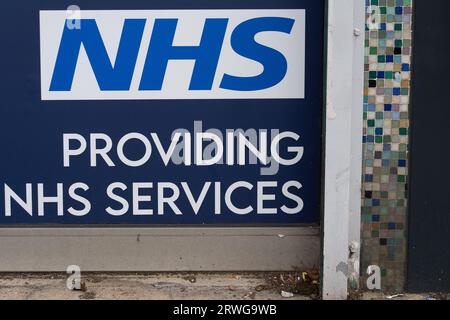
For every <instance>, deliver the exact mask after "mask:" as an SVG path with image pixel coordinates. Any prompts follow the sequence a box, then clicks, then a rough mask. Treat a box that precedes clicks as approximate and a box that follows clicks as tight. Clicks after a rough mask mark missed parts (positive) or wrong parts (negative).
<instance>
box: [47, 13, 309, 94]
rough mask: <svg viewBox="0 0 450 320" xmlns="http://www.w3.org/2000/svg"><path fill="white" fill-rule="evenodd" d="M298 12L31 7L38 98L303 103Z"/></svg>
mask: <svg viewBox="0 0 450 320" xmlns="http://www.w3.org/2000/svg"><path fill="white" fill-rule="evenodd" d="M305 20H306V15H305V10H301V9H297V10H292V9H291V10H282V9H279V10H122V11H114V10H106V11H103V10H98V11H80V12H79V14H78V16H77V17H70V16H68V14H67V12H66V11H40V39H41V40H40V47H41V99H42V100H140V99H149V100H151V99H265V98H270V99H303V98H304V91H305V80H304V78H305V35H306V30H305V27H306V22H305Z"/></svg>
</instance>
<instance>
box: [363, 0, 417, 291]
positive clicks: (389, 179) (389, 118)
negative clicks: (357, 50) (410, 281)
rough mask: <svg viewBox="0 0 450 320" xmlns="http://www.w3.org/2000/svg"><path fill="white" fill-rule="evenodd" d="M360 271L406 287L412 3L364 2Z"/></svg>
mask: <svg viewBox="0 0 450 320" xmlns="http://www.w3.org/2000/svg"><path fill="white" fill-rule="evenodd" d="M366 6H367V7H369V6H371V9H372V10H368V11H370V13H368V15H367V18H368V19H369V20H368V21H373V22H375V23H374V24H368V26H367V28H366V40H365V41H366V42H365V50H366V52H365V54H366V55H365V89H364V96H365V97H364V136H363V145H364V155H363V159H364V160H363V161H364V163H363V194H362V198H363V208H362V252H361V265H362V270H366V269H367V267H368V266H369V265H379V266H380V267H381V272H382V289H383V290H389V291H400V290H402V289H403V287H404V284H405V266H406V260H405V259H406V225H407V220H406V208H407V188H408V184H407V180H408V168H407V165H408V163H407V159H408V131H409V115H408V108H409V93H410V79H411V42H412V36H411V34H412V29H411V24H412V0H366Z"/></svg>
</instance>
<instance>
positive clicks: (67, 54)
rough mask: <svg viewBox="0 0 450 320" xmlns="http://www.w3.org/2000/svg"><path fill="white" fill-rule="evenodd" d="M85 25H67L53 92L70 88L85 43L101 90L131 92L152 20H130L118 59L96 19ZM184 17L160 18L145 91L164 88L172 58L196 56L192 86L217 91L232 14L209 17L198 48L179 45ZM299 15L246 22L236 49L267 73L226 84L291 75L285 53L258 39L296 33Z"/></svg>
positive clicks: (242, 85) (261, 84)
mask: <svg viewBox="0 0 450 320" xmlns="http://www.w3.org/2000/svg"><path fill="white" fill-rule="evenodd" d="M80 23H81V24H80V26H81V27H80V28H70V27H69V24H67V23H66V24H65V27H64V31H63V34H62V38H61V42H60V46H59V51H58V54H57V58H56V63H55V67H54V70H53V76H52V78H51V83H50V91H70V90H71V88H72V83H73V79H74V74H75V70H76V66H77V63H78V58H79V54H80V49H81V46H82V45H83V47H84V49H85V51H86V54H87V57H88V59H89V62H90V65H91V67H92V70H93V72H94V74H95V78H96V80H97V83H98V85H99V88H100V90H101V91H127V90H130V86H131V82H132V80H133V75H134V71H135V67H136V62H137V57H138V54H139V51H140V48H141V42H142V37H143V34H144V28H145V24H146V19H125V20H124V23H123V28H122V34H121V38H120V41H119V46H118V51H117V55H116V59H115V62H114V63H112V62H111V60H110V58H109V56H108V52H107V50H106V48H105V44H104V42H103V39H102V36H101V34H100V31H99V29H98V26H97V23H96V21H95V19H81V20H80ZM177 23H178V19H155V22H154V27H153V31H152V35H151V39H150V45H149V48H148V52H147V55H146V59H145V64H144V68H143V73H142V77H141V79H140V83H139V90H140V91H151V90H153V91H157V90H161V89H162V85H163V82H164V77H165V73H166V68H167V64H168V62H169V60H194V61H195V65H194V69H193V72H192V77H191V81H190V85H189V90H211V89H212V86H213V82H214V78H215V75H216V70H217V66H218V63H219V58H220V54H221V51H222V46H223V42H224V38H225V34H226V30H227V26H228V19H226V18H214V19H213V18H208V19H205V23H204V27H203V32H202V36H201V40H200V44H199V45H198V46H174V45H173V40H174V37H175V33H176V29H177ZM294 23H295V20H294V19H290V18H283V17H260V18H253V19H250V20H247V21H244V22H242V23H240V24H239V25H237V26H236V27H235V28H234V30H233V31H232V33H231V39H230V41H231V43H230V45H231V48H232V49H233V51H234V52H235V53H237V54H239V55H241V56H243V57H245V58H248V59H251V60H254V61H257V62H259V63H260V64H261V65H262V66H263V71H262V72H261V73H260V74H258V75H256V76H249V77H242V76H241V77H238V76H234V75H232V74H227V73H225V74H224V75H223V77H222V79H221V81H220V88H221V89H225V90H232V91H257V90H263V89H267V88H270V87H273V86H275V85H277V84H278V83H279V82H281V81H282V80H283V78H284V77H285V75H286V72H287V68H288V63H287V61H286V58H285V56H284V55H283V54H282V53H281V52H279V51H277V50H275V49H273V48H270V47H268V46H264V45H262V44H260V43H258V42H257V41H256V40H255V36H256V35H257V34H258V33H260V32H266V31H271V32H282V33H286V34H290V33H291V30H292V27H293V25H294Z"/></svg>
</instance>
